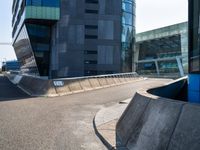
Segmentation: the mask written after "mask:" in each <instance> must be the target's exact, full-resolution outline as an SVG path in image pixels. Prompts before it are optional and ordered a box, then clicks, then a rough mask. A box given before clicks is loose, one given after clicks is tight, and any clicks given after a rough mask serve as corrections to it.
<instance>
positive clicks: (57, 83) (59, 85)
mask: <svg viewBox="0 0 200 150" xmlns="http://www.w3.org/2000/svg"><path fill="white" fill-rule="evenodd" d="M53 84H54V86H56V87H62V86H64V85H65V84H64V82H63V81H53Z"/></svg>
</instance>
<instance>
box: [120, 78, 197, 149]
mask: <svg viewBox="0 0 200 150" xmlns="http://www.w3.org/2000/svg"><path fill="white" fill-rule="evenodd" d="M181 82H182V81H181ZM172 85H173V84H172ZM173 86H174V85H173ZM146 91H147V90H140V91H139V92H138V93H137V94H136V95H135V96H134V98H133V100H132V101H131V103H130V104H129V106H128V107H127V109H126V110H125V112H124V113H123V115H122V116H121V118H120V120H119V121H118V123H117V127H116V135H117V136H116V137H117V139H116V140H117V147H118V148H120V147H124V148H127V149H130V150H199V149H200V125H199V124H200V119H199V118H200V105H195V104H190V103H186V102H182V101H176V100H172V99H167V98H163V97H159V96H154V95H151V94H149V93H147V92H146ZM168 92H170V91H168Z"/></svg>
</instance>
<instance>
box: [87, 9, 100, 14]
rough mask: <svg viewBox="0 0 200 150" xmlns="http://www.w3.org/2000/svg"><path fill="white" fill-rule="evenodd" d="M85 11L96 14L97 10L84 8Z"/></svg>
mask: <svg viewBox="0 0 200 150" xmlns="http://www.w3.org/2000/svg"><path fill="white" fill-rule="evenodd" d="M85 13H88V14H98V10H91V9H86V10H85Z"/></svg>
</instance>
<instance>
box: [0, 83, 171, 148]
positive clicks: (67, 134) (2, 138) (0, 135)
mask: <svg viewBox="0 0 200 150" xmlns="http://www.w3.org/2000/svg"><path fill="white" fill-rule="evenodd" d="M167 81H169V80H163V79H148V80H142V81H139V82H132V83H128V84H123V85H120V86H114V87H110V88H106V89H99V90H95V91H88V92H85V93H77V94H72V95H67V96H63V97H54V98H26V99H20V100H14V101H4V100H5V98H1V102H0V149H1V150H27V149H28V150H104V149H106V148H105V147H104V145H103V144H102V142H101V141H100V140H99V139H98V137H97V136H96V135H95V132H94V128H93V118H94V116H95V114H96V113H97V112H98V111H99V110H100V109H101V108H103V107H109V106H111V105H113V104H115V103H118V102H119V101H121V100H124V99H127V98H130V97H132V96H133V95H134V93H135V92H136V91H137V90H138V89H140V88H142V87H143V86H144V85H152V84H157V83H158V82H159V83H161V82H162V83H166V82H167ZM5 86H6V85H4V86H3V88H5ZM0 93H1V94H2V93H3V91H2V90H0ZM7 96H8V95H7ZM13 98H14V97H13ZM2 101H4V102H2Z"/></svg>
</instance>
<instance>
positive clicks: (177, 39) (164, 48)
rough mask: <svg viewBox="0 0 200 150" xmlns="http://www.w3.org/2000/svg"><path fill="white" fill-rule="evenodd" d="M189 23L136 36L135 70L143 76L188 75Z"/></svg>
mask: <svg viewBox="0 0 200 150" xmlns="http://www.w3.org/2000/svg"><path fill="white" fill-rule="evenodd" d="M187 53H188V23H187V22H183V23H179V24H175V25H171V26H167V27H162V28H159V29H155V30H151V31H146V32H143V33H139V34H137V35H136V48H135V51H134V67H133V68H134V70H135V71H137V72H139V73H141V74H148V73H149V74H153V73H156V74H164V75H165V74H167V73H173V74H174V73H178V74H179V75H181V76H183V75H184V74H185V73H188V57H187Z"/></svg>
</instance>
